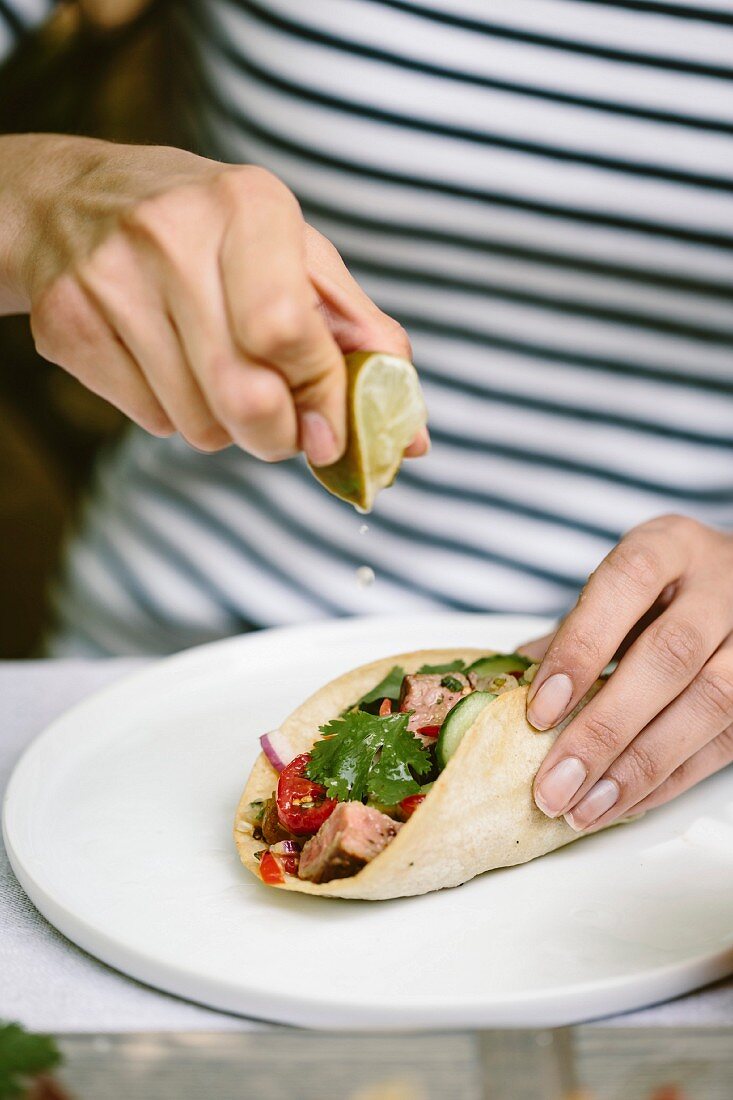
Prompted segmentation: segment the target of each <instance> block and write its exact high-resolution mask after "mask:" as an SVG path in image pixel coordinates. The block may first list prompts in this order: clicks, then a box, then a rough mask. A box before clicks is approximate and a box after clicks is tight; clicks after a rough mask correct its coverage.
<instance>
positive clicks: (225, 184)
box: [214, 164, 300, 210]
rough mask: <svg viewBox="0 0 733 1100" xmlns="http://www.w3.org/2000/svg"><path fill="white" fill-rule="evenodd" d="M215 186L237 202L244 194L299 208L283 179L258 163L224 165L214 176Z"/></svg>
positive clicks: (251, 197)
mask: <svg viewBox="0 0 733 1100" xmlns="http://www.w3.org/2000/svg"><path fill="white" fill-rule="evenodd" d="M214 183H215V186H216V188H217V189H218V190H219V191H220V193H221V194H222V195H223V196H224V197H225V198H227V199H229V200H232V201H234V202H235V203H238V202H240V201H241V200H242V198H243V197H244V196H246V197H247V198H248V199H249V200H252V199H257V198H259V199H266V200H268V201H270V202H272V201H276V202H281V203H285V204H286V205H288V206H290V207H291V208H293V209H296V210H300V205H299V203H298V200H297V199H296V197H295V195H294V194H293V192H292V191H291V190H290V188H289V187H288V186H287V184H285V183H283V181H282V180H281V179H280V178H279V176H276V175H275V173H274V172H271V171H270V170H269V168H263V167H262V166H261V165H259V164H233V165H226V167H224V168H223V169H222V171H221V172H219V173H218V174H217V176H216V177H215V181H214Z"/></svg>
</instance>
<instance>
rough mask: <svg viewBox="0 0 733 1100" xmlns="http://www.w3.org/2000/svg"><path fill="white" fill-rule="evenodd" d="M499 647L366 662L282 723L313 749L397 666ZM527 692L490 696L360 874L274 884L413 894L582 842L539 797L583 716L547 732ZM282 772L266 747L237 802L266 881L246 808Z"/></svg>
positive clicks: (312, 890)
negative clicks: (326, 729)
mask: <svg viewBox="0 0 733 1100" xmlns="http://www.w3.org/2000/svg"><path fill="white" fill-rule="evenodd" d="M489 652H490V651H489V650H486V649H481V650H479V649H441V650H437V649H435V650H433V649H431V650H421V651H419V652H416V653H401V654H398V655H396V656H393V657H385V658H383V659H381V660H379V661H374V662H373V663H372V664H368V665H362V666H361V667H360V668H357V669H355V670H354V671H353V672H347V673H346V674H345V675H344V676H340V677H339V678H338V679H337V680H333V681H332V682H331V683H329V684H327V685H326V686H325V687H323V688H321V689H320V691H317V692H316V693H315V695H312V696H311V697H310V699H308V700H306V702H305V703H303V704H302V706H300V707H298V709H297V710H296V711H295V712H294V713H293V714H291V716H290V717H289V718H288V719H287V720H286V721H285V722H283V724H282V725H281V727H280V728H281V730H282V732H283V733H284V735H285V736H286V738H287V739H288V741H289V743H290V744H291V745H292V747H293V750H294V752H295V753H302V752H308V751H309V750H310V748H311V747H312V745H313V743H314V741H317V740H318V739H319V738H320V736H321V734H320V732H319V726H322V725H324V724H325V723H326V722H328V721H329V720H330V719H332V718H334V717H336V716H337V715H339V714H340V713H341V712H342V711H343V710H344V709H345V708H346V707H348V706H349V705H350V704H351V703H354V702H355V701H356V700H357V699H359V698H360V697H361V696H362V695H364V694H365V693H366V692H367V691H369V690H370V688H372V687H374V685H375V684H377V683H379V681H380V680H381V679H382V678H383V677H384V676H385V675H386V674H387V673H388V672H389V670H390V669H391V668H392V667H393V666H394V665H400V666H401V667H402V668H404V670H405V672H407V673H410V672H416V671H417V669H418V668H420V666H421V665H423V664H442V663H445V662H448V661H452V660H455V659H456V658H459V657H460V658H462V659H463V660H464V661H466V662H467V663H469V662H471V661H474V660H475V659H476V658H477V657H481V656H485V655H486V654H487V653H489ZM597 687H598V685H596V687H595V688H594V689H593V691H592V692H591V693H589V694H593V692H594V691H595V690H597ZM527 691H528V688H527V687H519V688H516V689H515V690H513V691H507V692H505V693H504V694H502V695H499V696H498V697H497V698H496V699H494V700H493V701H492V702H490V703H488V704H487V706H486V708H485V709H484V710H483V711H482V712H481V713H480V714H479V716H478V718H477V719H476V721H475V722H474V724H473V725H472V726H471V728H470V729H469V730H468V732H467V733H466V734H465V736H464V737H463V740H462V741H461V743H460V745H459V747H458V749H457V750H456V752H455V753H454V755H453V756H452V757H451V759H450V760H449V762H448V765H447V767H446V768H445V769H444V770H443V771H442V772H441V774H440V776H439V777H438V779H437V780H436V782H435V784H434V786H433V788H432V790H431V791H430V793H429V794H428V796H427V798H426V799H425V802H424V803H422V805H421V806H419V807H418V809H417V810H416V811H415V812H414V813H413V815H412V817H410V819H409V820H408V821H407V822H406V823H405V824H404V825H403V826H402V828H401V829H400V831H399V833H398V834H397V836H396V837H395V838H394V840H392V841H391V842H390V844H389V845H388V846H387V847H386V848H385V849H384V851H383V852H381V853H380V855H378V856H377V857H376V858H375V859H373V860H372V862H371V863H368V864H367V865H366V867H364V868H362V870H361V871H359V872H358V874H356V875H353V876H352V877H351V878H342V879H334V880H332V881H331V882H324V883H320V884H315V883H312V882H307V881H304V880H301V879H298V878H295V877H293V876H290V875H288V876H286V879H285V882H284V883H283V884H282V885H278V886H275V887H273V889H277V890H293V891H296V892H298V893H301V894H315V895H320V896H321V897H334V898H362V899H366V900H371V901H377V900H384V899H387V898H398V897H409V896H411V895H414V894H425V893H428V892H429V891H431V890H441V889H444V888H445V887H448V886H459V885H460V884H461V883H462V882H466V881H467V880H468V879H471V878H474V877H475V876H476V875H480V874H482V873H483V872H484V871H491V870H495V869H496V868H498V867H511V866H514V865H515V864H518V863H526V862H527V861H528V860H530V859H536V858H537V856H542V855H545V854H546V853H547V852H551V851H553V850H554V849H555V848H560V847H561V846H562V845H564V844H569V843H571V841H573V840H578V839H579V838H580V836H581V835H582V834H579V833H576V832H575V831H574V830H573V829H571V828H570V826H569V825H568V824H567V823H566V822H565V821H564V820H563V818H559V819H556V820H552V819H550V818H548V817H546V816H545V815H544V814H543V813H542V812H541V811H540V810H538V809H537V807H536V806H535V803H534V799H533V797H532V783H533V780H534V777H535V775H536V774H537V771H538V770H539V767H540V764H541V763H542V761H543V760H544V758H545V756H546V755H547V752H548V751H549V749H550V746H551V745H552V743H553V742H554V741H555V739H556V737H557V736H558V734H559V733H560V731H561V729H562V728H564V726H566V725H567V724H568V722H569V721H570V720H571V718H572V717H573V715H571V716H570V717H568V718H567V719H566V720H565V721H564V722H563V723H561V725H560V726H557V727H556V728H554V729H552V730H548V731H547V732H543V733H539V732H537V730H535V729H533V727H532V726H530V724H529V723H528V721H527V718H526V706H527ZM587 698H588V696H587V697H586V699H587ZM584 701H585V700H584ZM577 709H579V708H577ZM573 713H576V712H573ZM277 778H278V775H277V772H276V771H275V769H274V768H273V767H272V765H271V764H270V762H269V761H268V759H267V757H266V756H265V755H264V753H262V754H260V756H259V757H258V759H257V761H256V762H255V765H254V767H253V769H252V772H251V774H250V777H249V779H248V781H247V785H246V787H245V789H244V793H243V794H242V797H241V800H240V802H239V806H238V807H237V814H236V818H235V823H234V838H235V841H236V845H237V849H238V851H239V856H240V859H241V860H242V863H243V864H244V866H245V867H246V868H247V869H248V870H250V871H251V872H252V873H253V874H254V875H256V876H257V878H258V879H259V878H260V873H259V863H258V861H257V860H256V859H255V852H258V851H261V850H262V848H263V842H262V841H261V840H255V839H254V837H253V836H252V832H251V826H249V825H247V823H246V822H245V820H244V818H243V817H241V814H242V813H243V811H244V809H245V807H246V806H248V805H249V803H250V802H254V801H256V800H257V799H266V798H269V797H270V795H271V794H272V792H273V790H274V789H275V786H276V784H277Z"/></svg>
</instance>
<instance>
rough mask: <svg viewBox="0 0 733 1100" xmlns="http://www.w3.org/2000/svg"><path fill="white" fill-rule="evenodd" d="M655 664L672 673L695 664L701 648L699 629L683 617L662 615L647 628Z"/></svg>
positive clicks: (684, 671)
mask: <svg viewBox="0 0 733 1100" xmlns="http://www.w3.org/2000/svg"><path fill="white" fill-rule="evenodd" d="M649 634H650V645H651V649H652V655H653V659H654V662H655V664H657V665H659V664H661V666H662V670H663V671H664V672H667V673H671V674H672V675H675V676H678V675H680V674H685V673H689V672H690V671H691V670H694V669H696V668H697V667H698V665H699V663H700V661H701V659H702V656H703V652H704V638H703V634H702V631H701V630H700V629H699V627H697V626H696V625H695V624H694V623H692V622H690V621H688V620H686V619H671V618H670V619H667V618H662V619H660V620H659V621H658V622H657V623H654V624H653V625H652V626H651V627H650V628H649Z"/></svg>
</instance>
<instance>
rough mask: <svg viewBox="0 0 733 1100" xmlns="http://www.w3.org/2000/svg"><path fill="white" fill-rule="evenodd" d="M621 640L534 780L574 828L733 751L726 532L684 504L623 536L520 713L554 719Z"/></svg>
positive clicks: (650, 797)
mask: <svg viewBox="0 0 733 1100" xmlns="http://www.w3.org/2000/svg"><path fill="white" fill-rule="evenodd" d="M527 648H528V650H529V651H530V652H531V648H532V647H531V646H530V647H527ZM619 652H621V653H623V656H622V657H621V660H620V662H619V665H618V668H617V669H616V671H615V672H614V673H613V675H612V676H611V678H610V680H609V681H608V683H606V684H605V685H604V686H603V687H602V688H601V690H600V691H599V692H598V694H597V695H595V696H594V697H593V699H592V700H591V701H590V702H589V703H588V704H587V706H585V707H584V708H583V710H582V711H581V712H580V713H579V714H578V715H577V716H576V717H575V718H574V719H573V721H572V722H571V723H570V724H569V725H568V726H567V727H566V728H565V730H564V731H563V732H562V734H561V735H560V736H559V737H558V739H557V741H556V742H555V744H554V745H553V747H552V749H551V750H550V752H549V753H548V755H547V758H546V759H545V761H544V762H543V764H542V767H541V768H540V770H539V772H538V774H537V778H536V780H535V788H534V793H535V801H536V802H537V805H538V806H539V808H540V809H541V810H542V811H543V812H544V813H546V814H547V815H548V816H550V817H559V816H561V815H564V816H565V819H566V821H567V822H568V823H569V824H570V825H571V826H572V827H573V828H574V829H576V830H578V831H585V830H588V829H591V828H597V827H599V826H602V825H608V824H610V822H612V821H614V820H615V819H616V818H619V817H622V816H624V815H627V814H629V813H638V812H640V811H642V810H647V809H651V808H652V807H654V806H659V805H661V804H662V803H663V802H667V801H668V800H669V799H670V798H674V797H675V796H676V795H678V794H680V793H681V792H682V791H685V790H687V789H688V788H689V787H692V786H694V784H695V783H698V782H699V781H700V780H701V779H704V778H705V777H706V776H708V775H711V774H712V773H713V772H716V771H718V770H719V769H720V768H723V767H725V766H726V764H730V763H731V762H733V535H728V534H723V533H722V532H720V531H715V530H713V529H712V528H710V527H705V526H703V525H702V524H700V523H697V522H695V521H694V520H691V519H686V518H685V517H683V516H661V517H660V518H658V519H654V520H651V521H650V522H648V523H644V524H642V525H641V526H639V527H636V528H634V529H633V530H632V531H630V532H629V533H628V534H627V535H625V536H624V538H623V539H622V540H621V542H619V544H618V545H617V546H615V547H614V549H613V550H612V551H611V552H610V554H609V555H608V557H606V558H605V559H604V561H603V562H602V563H601V564H600V565H599V567H598V568H597V569H596V571H595V572H594V573H593V574H592V575H591V577H590V579H589V580H588V583H587V585H586V586H585V588H584V589H583V592H582V593H581V596H580V599H579V600H578V603H577V605H576V607H575V608H574V609H573V610H572V611H571V612H570V614H569V615H567V617H566V618H565V619H564V620H563V622H562V624H561V626H560V628H559V630H558V631H557V633H556V634H555V636H554V638H553V639H552V641H551V642H550V644H549V647H548V648H547V651H546V653H545V656H544V658H543V660H542V664H541V666H540V668H539V670H538V672H537V675H536V677H535V679H534V682H533V683H532V686H531V688H530V693H529V706H528V717H529V721H530V722H531V723H532V724H533V725H534V726H535V727H536V728H538V729H548V728H550V727H551V726H554V725H557V723H558V722H560V721H561V720H562V718H563V717H565V715H567V714H569V713H570V711H571V710H572V709H573V707H575V706H576V705H577V703H578V702H579V701H580V700H581V699H582V697H583V695H584V694H585V693H586V691H588V689H589V688H590V687H591V685H592V684H593V682H594V681H595V680H596V679H597V678H598V676H600V674H601V672H602V671H603V669H604V668H605V667H606V665H607V664H608V662H609V661H611V660H612V659H613V658H614V656H616V655H617V654H618V653H619Z"/></svg>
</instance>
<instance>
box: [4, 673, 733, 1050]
mask: <svg viewBox="0 0 733 1100" xmlns="http://www.w3.org/2000/svg"><path fill="white" fill-rule="evenodd" d="M145 663H146V662H144V661H140V660H127V659H120V660H104V661H68V660H61V661H26V662H13V661H9V662H0V797H2V795H3V794H4V791H5V787H6V785H7V782H8V779H9V777H10V773H11V771H12V769H13V766H14V764H15V762H16V761H17V759H18V758H19V756H20V755H21V753H22V752H23V750H24V749H25V748H26V746H27V745H29V744H30V742H31V741H32V740H33V738H34V737H35V736H36V735H37V734H38V733H40V732H41V731H42V730H43V729H44V728H45V726H46V725H47V724H48V723H49V722H50V721H51V720H52V719H53V718H54V717H56V715H58V714H60V713H61V712H62V711H64V710H66V709H67V708H68V707H69V706H71V705H72V704H73V703H76V702H78V701H79V700H80V699H83V698H84V697H85V696H86V695H89V694H91V693H92V692H93V691H96V690H97V689H98V688H101V687H103V686H104V685H105V684H108V683H111V682H112V681H113V680H115V679H118V678H120V677H121V676H124V675H127V674H129V673H130V672H133V671H135V670H136V669H138V668H141V667H143V666H144V665H145ZM0 1019H6V1020H8V1019H10V1020H17V1021H19V1022H20V1023H22V1024H24V1025H25V1026H26V1027H28V1028H31V1029H33V1030H38V1031H51V1032H55V1033H60V1032H121V1031H135V1032H139V1031H171V1030H179V1031H190V1030H196V1031H207V1032H212V1031H213V1032H222V1031H252V1030H255V1029H257V1030H259V1029H261V1028H262V1026H263V1025H262V1024H261V1023H258V1022H256V1021H253V1020H248V1019H244V1018H242V1017H238V1016H232V1015H227V1014H225V1013H221V1012H214V1011H212V1010H209V1009H207V1008H203V1007H201V1006H199V1005H194V1004H190V1003H188V1002H186V1001H182V1000H179V999H177V998H175V997H172V996H169V995H168V994H165V993H159V992H157V991H156V990H153V989H150V988H148V987H147V986H144V985H142V984H141V983H139V982H136V981H133V980H132V979H130V978H127V977H125V976H123V975H121V974H119V973H117V972H116V971H114V970H112V969H111V968H110V967H108V966H105V965H104V964H103V963H100V962H97V961H96V960H95V959H93V958H91V957H90V956H89V955H87V954H86V953H85V952H83V951H81V950H79V949H78V948H77V947H75V946H74V945H73V944H71V943H70V942H69V941H68V940H66V939H65V938H64V937H63V936H62V935H61V934H60V933H58V932H56V930H55V929H54V928H52V927H51V926H50V925H49V924H48V923H47V921H45V920H44V918H43V917H42V916H41V915H40V914H39V913H38V912H37V911H36V909H34V907H33V905H32V904H31V903H30V901H29V900H28V899H27V898H26V896H25V894H24V893H23V891H22V890H21V888H20V886H19V885H18V883H17V882H16V880H15V877H14V876H13V873H12V871H11V870H10V867H9V865H8V860H7V856H6V853H5V850H4V847H3V846H2V843H1V842H0ZM603 1024H604V1025H605V1026H623V1027H647V1026H676V1027H689V1026H716V1027H726V1026H733V979H729V980H727V981H725V982H721V983H718V984H717V985H715V986H712V987H709V988H708V989H705V990H701V991H700V992H698V993H693V994H689V995H688V996H685V997H680V998H678V999H677V1000H675V1001H671V1002H669V1003H667V1004H664V1005H658V1006H655V1007H653V1008H648V1009H644V1010H642V1011H639V1012H633V1013H627V1014H625V1015H623V1016H618V1017H613V1018H609V1019H607V1020H605V1021H603Z"/></svg>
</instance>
